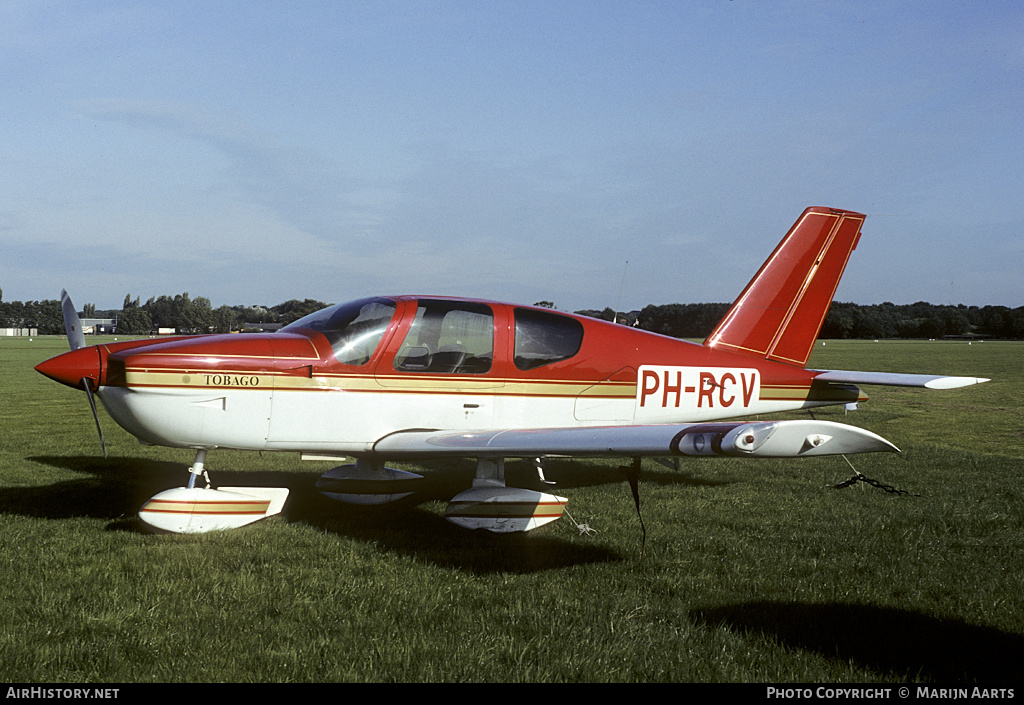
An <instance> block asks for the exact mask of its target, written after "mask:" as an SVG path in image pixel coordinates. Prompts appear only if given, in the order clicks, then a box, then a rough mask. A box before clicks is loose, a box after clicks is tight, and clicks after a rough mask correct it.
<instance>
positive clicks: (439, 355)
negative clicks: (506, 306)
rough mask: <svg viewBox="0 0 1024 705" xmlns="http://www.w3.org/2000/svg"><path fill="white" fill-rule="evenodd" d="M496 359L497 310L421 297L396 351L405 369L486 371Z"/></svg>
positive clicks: (398, 362) (399, 367)
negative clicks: (495, 319) (495, 311)
mask: <svg viewBox="0 0 1024 705" xmlns="http://www.w3.org/2000/svg"><path fill="white" fill-rule="evenodd" d="M493 360H494V314H493V313H492V312H491V309H490V307H489V306H485V305H483V304H478V303H473V302H461V301H432V300H421V301H420V302H419V305H418V306H417V309H416V318H415V319H414V320H413V322H412V327H411V328H410V329H409V333H408V335H406V336H405V340H404V341H403V342H402V347H401V348H399V350H398V353H397V354H396V355H395V369H396V370H400V371H402V372H428V373H441V374H483V373H485V372H489V371H490V369H491V363H492V362H493Z"/></svg>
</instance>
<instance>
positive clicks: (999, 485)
mask: <svg viewBox="0 0 1024 705" xmlns="http://www.w3.org/2000/svg"><path fill="white" fill-rule="evenodd" d="M64 349H66V343H65V341H64V340H63V339H61V338H56V337H55V338H36V339H34V340H32V341H28V340H24V339H0V366H2V367H0V370H2V373H3V374H2V382H0V384H2V387H0V389H2V401H3V403H2V404H0V567H2V570H0V589H2V594H3V600H2V601H0V625H2V627H0V677H2V678H3V679H4V680H7V681H14V682H40V681H41V682H63V683H67V682H91V683H98V682H210V681H221V682H287V681H414V682H422V681H435V682H455V681H487V682H516V681H544V682H573V681H588V682H601V681H626V682H635V681H676V682H684V681H697V682H713V681H728V682H858V683H864V682H879V681H882V682H893V681H914V682H928V681H937V682H952V681H980V682H983V683H994V682H1013V681H1019V680H1020V679H1021V677H1022V676H1024V665H1022V663H1021V659H1020V654H1022V653H1024V591H1022V585H1024V560H1022V559H1024V520H1022V518H1024V510H1022V507H1024V503H1022V495H1024V490H1022V486H1024V485H1022V479H1024V478H1022V475H1024V415H1022V406H1024V404H1022V402H1021V399H1020V392H1021V389H1022V382H1024V371H1022V365H1021V362H1022V361H1024V345H1022V344H1020V343H1010V342H991V341H989V342H985V343H977V342H975V343H973V344H972V345H967V343H965V342H964V343H961V342H924V341H922V342H890V341H882V342H879V343H872V342H862V341H855V342H853V341H851V342H839V341H826V344H825V345H821V344H819V345H818V346H817V347H816V348H815V352H814V356H813V357H812V359H811V366H814V367H819V368H836V369H866V370H881V371H905V372H934V373H948V374H966V375H972V376H973V375H976V376H982V377H991V378H993V381H992V382H989V383H988V384H985V385H980V386H976V387H969V388H966V389H960V390H952V391H935V392H933V391H924V390H907V389H895V388H878V387H874V388H868V389H867V390H866V391H867V392H868V393H869V395H870V396H871V400H870V401H868V402H866V403H864V404H862V405H861V408H860V409H859V410H858V411H855V412H851V413H846V412H845V411H844V410H843V409H842V407H839V408H837V409H827V410H819V411H817V412H815V415H816V416H817V417H818V418H827V419H831V420H836V421H841V422H847V423H852V424H856V425H860V426H864V427H866V428H870V429H871V430H874V431H876V432H878V433H880V434H881V435H883V436H885V437H887V438H888V439H889V440H891V441H893V442H894V443H896V444H897V445H898V446H900V448H901V449H902V450H903V451H904V452H903V454H902V455H900V456H897V455H889V454H887V455H870V456H865V455H862V456H854V457H852V458H851V459H850V460H851V462H852V463H853V464H854V465H855V466H856V467H857V468H858V469H859V470H860V471H861V472H862V473H864V474H865V475H866V476H868V477H870V478H873V479H875V480H878V481H880V482H882V483H885V484H888V485H893V486H895V487H898V488H900V489H901V490H905V491H906V494H894V493H889V492H885V491H883V490H882V489H878V488H876V487H872V486H868V485H866V484H863V483H860V484H857V485H855V486H853V487H848V488H846V489H834V488H833V487H832V485H834V484H836V483H838V482H841V481H843V480H845V479H847V478H848V477H850V475H851V474H852V471H851V470H850V468H849V466H848V465H847V464H846V463H845V461H844V460H843V459H842V458H824V459H809V460H787V461H750V460H741V459H691V460H687V461H685V462H681V465H680V469H679V470H678V471H673V470H669V469H667V468H665V467H663V466H661V465H659V464H657V463H655V462H654V461H650V460H645V461H644V472H643V477H642V480H641V483H640V496H641V508H642V511H643V519H644V522H645V525H646V529H647V539H646V547H645V555H644V557H643V560H641V527H640V523H639V521H638V519H637V515H636V510H635V507H634V504H633V499H632V496H631V493H630V490H629V487H628V485H627V484H626V482H625V480H624V479H623V475H622V474H621V473H620V472H619V470H618V467H617V466H618V463H617V462H614V461H589V460H587V461H584V460H565V461H560V462H552V463H550V464H549V466H548V477H549V479H553V480H555V481H556V482H557V483H558V491H559V492H560V493H562V494H564V495H566V496H568V497H569V500H570V503H569V512H570V514H571V515H572V517H573V519H575V520H576V522H579V523H585V524H587V525H589V526H590V527H591V528H592V529H593V530H594V532H595V533H591V534H585V533H581V532H580V531H579V530H578V529H577V528H576V527H575V526H574V524H573V523H572V522H571V521H570V520H568V519H562V520H561V521H559V522H556V523H555V524H553V525H550V526H548V527H544V528H542V529H540V530H537V531H535V532H531V533H530V534H526V535H520V536H511V537H510V536H494V535H491V534H487V533H479V532H467V531H464V530H460V529H458V528H456V527H454V526H451V525H450V524H448V523H447V522H446V521H444V519H443V511H444V506H445V501H446V500H447V499H448V498H449V497H451V496H453V495H454V494H456V493H457V492H458V491H460V490H461V489H464V488H465V487H468V486H469V483H470V481H471V478H472V475H473V465H472V463H470V462H469V461H464V462H462V463H460V464H458V465H455V466H445V465H442V464H436V465H427V466H416V465H402V466H401V467H405V468H407V469H418V470H420V471H422V472H423V473H424V474H425V475H427V476H428V478H430V480H431V482H430V484H429V486H428V489H427V491H426V492H424V494H423V495H422V496H420V497H418V498H416V499H410V500H407V501H404V502H401V503H399V504H398V505H395V506H389V507H385V508H375V509H374V508H359V507H350V506H345V505H339V504H335V503H332V502H330V501H328V500H326V499H323V498H321V497H320V496H319V495H318V494H317V493H316V492H315V490H314V486H313V485H314V482H315V480H316V478H317V477H318V476H319V474H320V473H321V472H323V471H325V470H327V469H328V468H329V467H330V465H329V464H323V463H303V462H301V461H300V460H299V459H298V458H297V457H295V456H294V455H283V454H263V455H260V454H255V453H248V454H247V453H233V452H226V451H223V452H213V453H211V454H210V458H209V460H208V463H207V467H208V468H209V470H210V472H211V473H212V474H213V477H214V479H215V481H217V482H218V483H220V484H254V485H264V484H265V485H273V486H288V487H290V488H291V490H292V491H291V496H290V499H289V503H288V504H287V505H286V508H285V512H284V514H283V515H282V516H279V517H275V518H272V519H269V520H266V521H263V522H260V523H257V524H254V525H251V526H248V527H245V528H242V529H239V530H236V531H233V532H226V533H217V534H207V535H201V536H169V535H155V534H151V533H148V532H146V531H144V530H143V529H142V527H141V525H140V522H139V521H138V519H137V517H136V514H135V513H136V511H137V510H138V507H139V506H140V505H141V503H142V502H143V501H145V499H146V498H148V497H149V496H151V495H153V494H154V493H155V492H157V491H159V490H161V489H165V488H167V487H172V486H176V485H181V484H184V482H185V481H186V472H185V469H186V468H187V466H188V465H189V463H190V462H191V460H192V454H191V453H188V452H186V451H178V450H171V449H165V448H148V447H144V446H141V445H139V444H138V443H137V442H136V441H135V440H134V439H133V438H132V437H131V436H129V435H128V434H126V433H125V432H124V431H122V430H121V429H119V428H117V427H116V426H115V425H114V423H113V422H112V421H111V419H110V418H109V417H108V416H107V415H106V414H105V412H103V411H102V410H101V421H102V423H103V427H104V432H105V434H106V437H107V443H108V447H109V449H110V458H109V459H106V460H105V459H104V458H103V455H102V452H101V451H100V447H99V442H98V440H97V438H96V431H95V427H94V425H93V421H92V418H91V414H90V412H89V408H88V404H87V402H86V399H85V397H84V395H83V394H81V393H76V392H75V391H73V390H71V389H68V388H66V387H63V386H60V385H57V384H55V383H53V382H51V381H49V380H47V379H45V378H43V377H42V376H41V375H39V374H37V373H36V372H35V371H34V370H33V369H32V367H33V365H35V364H36V363H38V362H40V361H42V360H43V359H46V358H48V357H50V356H52V355H55V354H57V353H59V352H62V351H63V350H64ZM508 472H509V475H510V480H511V481H513V482H516V481H518V482H519V483H521V484H523V485H530V484H531V483H533V482H534V480H533V478H532V477H531V474H530V472H531V471H530V468H529V467H527V466H526V465H525V464H523V463H518V462H510V463H509V468H508Z"/></svg>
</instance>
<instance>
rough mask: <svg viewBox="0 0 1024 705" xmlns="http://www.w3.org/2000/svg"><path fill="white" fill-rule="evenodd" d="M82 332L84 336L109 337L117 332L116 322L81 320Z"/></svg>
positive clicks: (110, 320) (106, 319)
mask: <svg viewBox="0 0 1024 705" xmlns="http://www.w3.org/2000/svg"><path fill="white" fill-rule="evenodd" d="M82 332H83V333H85V334H86V335H111V334H113V333H116V332H117V321H116V320H115V319H113V318H83V319H82Z"/></svg>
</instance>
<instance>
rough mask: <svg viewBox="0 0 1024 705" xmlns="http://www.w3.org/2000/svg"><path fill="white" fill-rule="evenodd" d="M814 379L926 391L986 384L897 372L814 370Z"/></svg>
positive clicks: (980, 379) (977, 379) (982, 379)
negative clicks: (917, 388) (920, 388)
mask: <svg viewBox="0 0 1024 705" xmlns="http://www.w3.org/2000/svg"><path fill="white" fill-rule="evenodd" d="M815 371H816V372H819V373H820V374H818V375H817V376H816V377H815V378H814V379H816V380H819V379H820V380H821V381H823V382H848V383H850V384H882V385H889V386H896V387H925V388H927V389H956V388H957V387H966V386H968V385H971V384H981V383H982V382H988V381H989V380H988V379H987V378H985V377H947V376H942V375H915V374H902V373H899V372H857V371H852V370H815Z"/></svg>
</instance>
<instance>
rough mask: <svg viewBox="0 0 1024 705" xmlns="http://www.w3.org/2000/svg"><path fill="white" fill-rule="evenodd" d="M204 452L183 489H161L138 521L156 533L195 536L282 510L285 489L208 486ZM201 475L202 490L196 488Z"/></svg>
mask: <svg viewBox="0 0 1024 705" xmlns="http://www.w3.org/2000/svg"><path fill="white" fill-rule="evenodd" d="M206 453H207V450H206V449H200V450H198V451H196V457H195V460H194V461H193V463H192V466H191V467H190V468H189V473H190V475H189V479H188V484H187V485H186V486H185V487H175V488H173V489H169V490H164V491H163V492H160V493H159V494H156V495H154V496H153V497H151V498H150V499H149V501H147V502H146V503H145V504H144V505H143V506H142V509H140V510H139V518H140V519H142V521H143V522H145V523H146V524H147V525H149V526H150V527H152V528H154V529H157V530H159V531H167V532H171V533H176V534H197V533H205V532H208V531H224V530H226V529H236V528H238V527H240V526H245V525H246V524H251V523H253V522H255V521H259V520H260V519H263V518H265V517H268V516H273V515H275V514H279V513H280V512H281V510H282V509H284V503H285V500H286V499H287V498H288V489H287V488H285V487H222V488H220V489H214V488H213V487H211V483H210V476H209V475H208V474H207V472H206ZM200 476H202V478H203V480H204V482H205V484H206V486H205V487H196V486H195V485H196V478H197V477H200Z"/></svg>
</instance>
